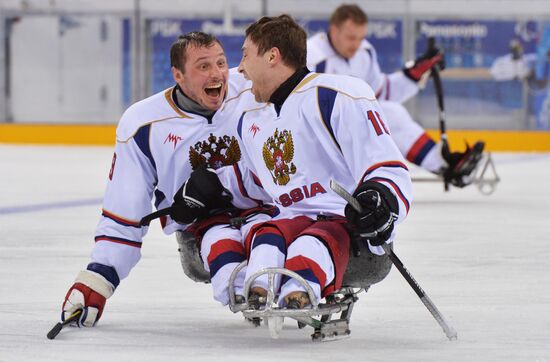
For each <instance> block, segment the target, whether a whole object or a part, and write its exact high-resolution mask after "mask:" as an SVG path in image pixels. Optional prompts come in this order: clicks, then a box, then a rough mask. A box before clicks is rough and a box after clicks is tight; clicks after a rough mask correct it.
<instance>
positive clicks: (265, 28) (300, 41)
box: [246, 14, 307, 69]
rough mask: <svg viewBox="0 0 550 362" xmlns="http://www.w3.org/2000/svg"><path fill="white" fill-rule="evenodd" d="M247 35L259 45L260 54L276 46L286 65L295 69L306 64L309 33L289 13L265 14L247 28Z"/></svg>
mask: <svg viewBox="0 0 550 362" xmlns="http://www.w3.org/2000/svg"><path fill="white" fill-rule="evenodd" d="M246 37H247V38H249V39H250V40H252V42H253V43H254V44H256V45H257V46H258V54H260V55H261V54H264V53H265V52H266V51H268V50H269V49H271V48H274V47H275V48H278V49H279V51H280V52H281V56H282V58H283V62H284V63H285V64H286V65H288V66H290V67H293V68H295V69H300V68H303V67H305V66H306V54H307V50H306V41H307V34H306V32H305V30H304V29H303V28H302V27H301V26H300V25H299V24H298V23H296V22H295V21H294V19H292V17H291V16H289V15H286V14H283V15H280V16H275V17H269V16H264V17H263V18H261V19H260V20H258V21H256V22H255V23H253V24H250V25H249V26H248V27H247V28H246Z"/></svg>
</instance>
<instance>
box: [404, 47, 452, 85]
mask: <svg viewBox="0 0 550 362" xmlns="http://www.w3.org/2000/svg"><path fill="white" fill-rule="evenodd" d="M436 64H437V65H438V66H439V69H440V70H443V69H445V57H444V55H443V53H442V52H441V51H440V50H439V49H437V48H433V49H429V50H428V51H426V53H424V54H423V55H421V56H420V57H418V58H417V59H416V60H415V61H414V63H412V64H409V65H405V68H403V73H404V74H405V75H406V76H407V77H408V78H409V79H411V80H412V81H415V82H418V81H420V79H421V78H422V76H423V75H424V73H426V72H427V71H429V70H431V69H432V68H433V67H434V66H435V65H436Z"/></svg>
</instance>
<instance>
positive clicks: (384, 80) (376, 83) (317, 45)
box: [307, 33, 418, 103]
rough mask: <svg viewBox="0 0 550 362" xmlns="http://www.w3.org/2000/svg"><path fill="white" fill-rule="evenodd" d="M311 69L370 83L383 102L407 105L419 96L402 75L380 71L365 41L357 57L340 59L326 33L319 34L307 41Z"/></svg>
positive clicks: (370, 46)
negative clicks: (410, 99)
mask: <svg viewBox="0 0 550 362" xmlns="http://www.w3.org/2000/svg"><path fill="white" fill-rule="evenodd" d="M307 66H308V68H309V69H310V70H311V71H314V72H318V73H330V74H344V75H351V76H354V77H357V78H360V79H363V80H364V81H365V82H367V83H368V84H369V85H370V86H371V88H372V89H374V90H375V94H376V98H378V99H379V100H390V101H395V102H399V103H402V102H405V101H406V100H408V99H409V98H411V97H413V96H414V95H415V94H416V93H418V85H417V84H416V83H415V82H413V81H412V80H410V79H409V78H407V76H405V74H403V72H402V71H397V72H394V73H391V74H384V73H382V71H381V70H380V65H379V64H378V58H377V56H376V50H375V49H374V47H373V46H372V44H371V43H369V42H368V41H367V40H363V41H362V42H361V45H360V47H359V49H358V50H357V52H356V53H355V54H354V55H353V57H351V58H349V59H346V58H344V57H342V56H341V55H339V54H338V53H337V52H336V50H335V49H334V47H333V46H332V44H331V43H330V40H329V37H328V35H327V34H326V33H317V34H316V35H314V36H312V37H311V38H309V39H308V40H307Z"/></svg>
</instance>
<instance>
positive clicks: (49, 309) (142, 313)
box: [0, 145, 550, 362]
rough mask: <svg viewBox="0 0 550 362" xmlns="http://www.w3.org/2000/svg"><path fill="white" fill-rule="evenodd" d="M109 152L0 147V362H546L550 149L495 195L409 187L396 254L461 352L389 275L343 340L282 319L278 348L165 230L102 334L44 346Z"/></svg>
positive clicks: (549, 346) (549, 353) (511, 174)
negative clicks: (322, 337) (221, 300)
mask: <svg viewBox="0 0 550 362" xmlns="http://www.w3.org/2000/svg"><path fill="white" fill-rule="evenodd" d="M111 153H112V151H111V149H110V148H103V147H23V146H7V145H3V146H0V190H1V191H0V195H1V197H0V361H29V360H30V361H167V360H172V361H216V360H219V361H252V360H256V361H287V360H296V361H298V360H300V361H312V360H315V361H461V362H462V361H550V232H549V230H550V155H549V154H497V155H495V156H494V158H495V160H496V164H497V168H498V172H499V173H500V176H501V177H502V182H501V183H500V185H499V186H498V189H497V191H496V193H495V194H493V195H491V196H489V197H486V196H483V195H481V194H479V193H478V191H477V190H476V189H475V188H474V187H470V188H468V189H464V190H457V189H452V190H451V192H448V193H445V192H443V190H442V185H441V184H436V183H422V184H420V183H419V184H415V187H414V189H415V201H414V202H413V207H412V209H411V213H410V216H409V218H408V220H406V221H405V223H404V224H402V225H401V227H400V228H399V234H398V240H397V242H396V247H395V250H396V253H397V255H399V257H400V258H401V259H402V261H403V262H404V264H405V266H406V267H407V268H408V269H409V270H410V272H411V273H412V275H413V276H414V277H415V278H416V279H417V281H418V282H419V283H420V285H421V286H422V288H423V289H424V290H425V291H426V293H427V294H428V295H429V296H430V297H431V299H432V300H433V301H434V303H435V304H436V305H437V307H438V308H439V309H440V311H441V312H442V313H443V315H444V316H445V317H446V318H447V320H448V321H449V322H450V324H452V325H453V326H454V327H455V328H456V330H457V331H458V340H457V341H454V342H450V341H448V340H447V338H446V337H445V335H444V334H443V332H442V330H441V329H440V327H439V326H438V325H437V323H436V322H435V321H434V319H433V318H432V316H431V315H430V314H429V312H428V311H427V310H426V308H425V307H424V305H423V304H422V303H421V302H420V300H419V299H418V297H417V296H416V295H415V294H414V292H413V291H412V289H411V288H410V287H409V285H408V284H407V283H406V282H405V280H404V279H403V278H402V277H401V275H400V274H399V273H398V272H397V270H395V269H393V270H392V271H391V273H390V275H389V276H388V277H387V278H386V279H385V280H384V281H382V282H381V283H379V284H377V285H375V286H373V287H372V288H371V290H370V291H369V292H368V293H367V294H361V295H360V300H359V301H358V302H357V304H356V306H355V309H354V312H353V316H352V323H351V332H352V334H351V338H349V339H347V340H342V341H337V342H328V343H312V342H311V341H310V337H309V336H310V334H311V329H310V328H306V329H303V330H298V329H297V328H296V325H295V323H293V321H285V327H284V329H283V331H282V334H281V337H280V339H278V340H272V339H270V337H269V332H268V330H267V328H265V327H260V328H254V327H252V326H251V325H249V324H247V323H245V322H244V321H243V318H242V316H240V315H234V314H232V313H231V312H229V311H228V310H227V309H225V308H223V307H221V306H220V305H218V304H217V303H216V302H214V301H213V300H212V297H211V291H210V286H209V285H204V284H197V283H194V282H192V281H191V280H190V279H188V278H187V277H186V276H185V275H184V274H183V272H182V269H181V266H180V264H179V256H178V253H177V246H176V241H175V238H174V237H173V236H165V235H164V234H162V232H161V231H160V227H159V226H158V224H153V227H152V228H151V231H150V233H149V235H148V236H147V237H146V239H145V243H144V246H143V249H142V252H143V258H142V260H141V262H140V263H139V264H138V266H137V267H136V268H135V269H134V270H133V271H132V273H131V274H130V276H129V277H128V278H127V279H126V280H124V281H123V282H122V283H121V285H120V286H119V288H118V289H117V291H116V293H115V295H114V296H113V297H112V298H111V299H110V300H108V302H107V306H106V309H105V313H104V316H103V318H102V320H101V321H100V323H99V324H98V326H97V327H96V328H93V329H78V328H66V329H64V330H63V331H61V333H60V334H59V336H58V337H57V338H56V339H55V340H53V341H50V340H48V339H46V333H47V332H48V330H49V329H50V328H51V327H52V326H53V325H54V324H55V323H56V322H57V321H58V319H59V315H60V306H61V302H62V300H63V297H64V295H65V293H66V291H67V289H68V287H69V286H70V285H71V284H72V282H73V280H74V277H75V276H76V274H77V272H78V271H79V270H81V269H82V268H84V267H85V266H86V265H87V263H88V257H89V253H90V250H91V247H92V244H93V239H92V238H93V233H94V228H95V225H96V223H97V220H98V217H99V214H100V207H101V204H100V201H99V200H100V199H101V197H102V193H103V189H104V185H105V182H106V178H107V174H108V171H109V167H110V163H111V162H110V158H111ZM70 203H76V204H79V203H80V204H82V206H72V207H70ZM29 205H30V206H31V208H29V209H22V208H19V209H17V208H15V207H22V206H29ZM38 206H42V209H40V208H38Z"/></svg>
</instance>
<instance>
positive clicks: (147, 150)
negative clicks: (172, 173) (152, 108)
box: [134, 124, 157, 170]
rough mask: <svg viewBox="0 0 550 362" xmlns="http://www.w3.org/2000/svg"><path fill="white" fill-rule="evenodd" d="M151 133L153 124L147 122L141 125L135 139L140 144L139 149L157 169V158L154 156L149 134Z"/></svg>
mask: <svg viewBox="0 0 550 362" xmlns="http://www.w3.org/2000/svg"><path fill="white" fill-rule="evenodd" d="M150 134H151V125H150V124H147V125H145V126H143V127H141V128H140V129H139V130H138V131H137V132H136V134H135V135H134V141H135V142H136V144H137V145H138V147H139V149H140V150H141V152H143V154H144V155H145V156H147V158H148V159H149V161H150V162H151V165H152V166H153V168H154V169H155V170H156V169H157V165H156V164H155V159H154V158H153V154H152V153H151V147H150V146H149V136H150Z"/></svg>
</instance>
